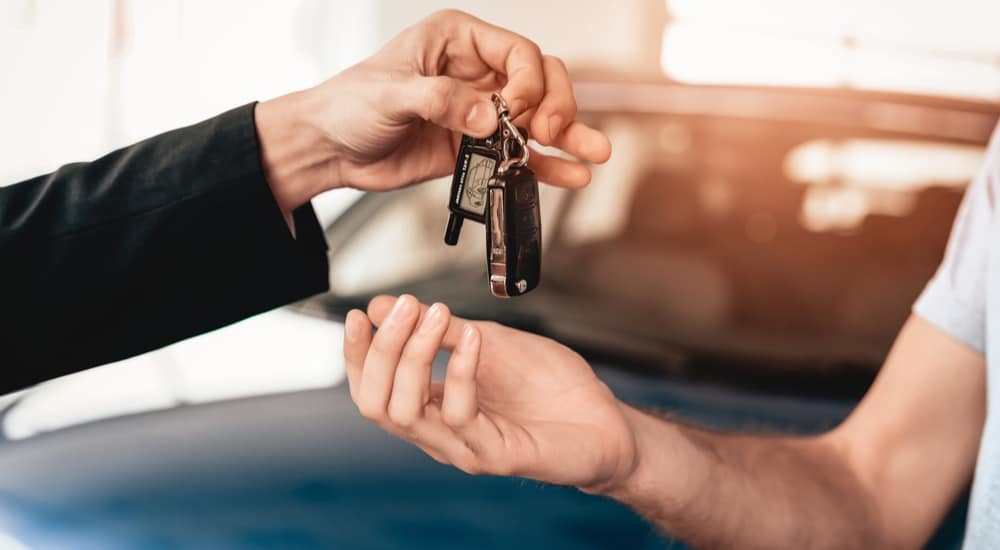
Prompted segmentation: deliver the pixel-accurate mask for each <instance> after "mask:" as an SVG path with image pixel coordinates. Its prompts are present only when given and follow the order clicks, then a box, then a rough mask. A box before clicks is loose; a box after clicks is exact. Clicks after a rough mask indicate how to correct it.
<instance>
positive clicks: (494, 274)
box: [486, 166, 542, 298]
mask: <svg viewBox="0 0 1000 550" xmlns="http://www.w3.org/2000/svg"><path fill="white" fill-rule="evenodd" d="M487 210H488V211H489V219H488V220H487V222H486V226H487V230H486V255H487V260H486V264H487V269H488V272H489V276H490V291H491V292H492V293H493V295H494V296H497V297H500V298H509V297H512V296H520V295H522V294H525V293H527V292H529V291H530V290H532V289H533V288H535V287H536V286H538V281H539V279H540V277H541V267H542V224H541V216H540V214H539V208H538V180H537V179H535V174H534V173H532V172H531V170H529V169H528V167H526V166H515V167H513V168H510V169H508V170H506V171H504V172H502V173H498V174H497V175H496V176H495V177H494V178H493V179H491V180H490V183H489V194H488V195H487Z"/></svg>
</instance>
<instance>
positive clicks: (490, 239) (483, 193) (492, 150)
mask: <svg viewBox="0 0 1000 550" xmlns="http://www.w3.org/2000/svg"><path fill="white" fill-rule="evenodd" d="M493 104H494V106H496V109H497V118H498V119H499V124H498V126H497V131H496V132H495V133H494V134H493V135H492V136H489V137H487V138H483V139H476V138H472V137H469V136H465V135H463V136H462V142H461V145H460V147H459V152H458V159H457V161H456V164H455V174H454V176H453V177H452V183H451V197H450V200H449V210H450V211H451V214H450V216H449V218H448V228H447V230H446V232H445V237H444V241H445V243H447V244H449V245H454V244H456V243H458V235H459V232H460V231H461V229H462V222H463V220H464V219H466V218H468V219H471V220H474V221H477V222H480V223H484V224H486V268H487V273H488V274H489V278H490V291H491V292H492V293H493V295H494V296H496V297H498V298H509V297H511V296H520V295H522V294H525V293H527V292H529V291H530V290H532V289H534V288H535V287H536V286H538V281H539V278H540V276H541V263H542V226H541V216H540V212H539V204H538V180H537V179H536V178H535V174H534V172H532V171H531V169H530V168H528V166H527V164H528V156H529V153H528V145H527V132H526V131H524V130H521V129H519V128H517V127H515V126H514V123H513V122H511V120H510V110H509V109H508V107H507V103H506V102H505V101H504V99H503V97H502V96H500V94H499V93H494V94H493Z"/></svg>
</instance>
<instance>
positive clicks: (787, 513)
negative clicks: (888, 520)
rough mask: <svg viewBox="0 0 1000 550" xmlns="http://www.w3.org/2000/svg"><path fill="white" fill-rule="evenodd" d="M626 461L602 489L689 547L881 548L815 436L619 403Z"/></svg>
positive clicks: (874, 526) (844, 469) (845, 474)
mask: <svg viewBox="0 0 1000 550" xmlns="http://www.w3.org/2000/svg"><path fill="white" fill-rule="evenodd" d="M625 409H626V416H627V417H628V419H629V422H630V424H631V425H632V427H633V429H634V431H635V434H636V439H637V442H636V443H637V447H638V455H637V456H638V458H637V461H636V465H635V468H634V471H633V473H632V475H631V476H629V478H628V479H627V480H626V481H625V482H624V483H621V484H616V485H615V486H612V487H606V488H603V489H601V490H600V492H602V493H604V494H607V495H608V496H611V497H613V498H615V499H617V500H619V501H621V502H623V503H625V504H627V505H629V506H630V507H632V508H634V509H635V510H636V511H638V512H639V513H640V514H642V515H643V516H645V517H647V518H649V519H650V520H652V521H653V522H654V523H655V524H656V525H657V526H658V527H660V528H661V529H663V530H664V531H665V532H667V533H669V534H670V535H671V536H674V537H677V538H679V539H681V540H683V541H685V542H687V543H688V544H690V545H692V546H694V547H696V548H747V549H750V548H881V547H885V546H886V545H887V544H886V542H885V541H882V540H880V536H881V533H882V532H883V530H882V529H881V526H880V519H879V514H878V513H877V506H876V505H875V502H874V500H873V499H872V498H870V496H869V495H868V494H866V492H865V490H864V489H863V488H862V486H861V484H860V483H859V482H858V480H857V478H856V476H855V474H854V473H853V472H852V471H851V470H850V468H849V467H848V466H847V465H846V463H845V462H844V461H843V460H842V459H841V458H839V455H838V453H837V452H836V450H835V449H834V448H832V446H830V445H829V444H827V443H826V442H825V441H823V440H822V439H821V438H805V437H803V438H793V437H778V436H775V437H770V436H748V435H740V434H724V433H713V432H709V431H705V430H699V429H695V428H692V427H688V426H684V425H682V424H679V423H675V422H671V421H668V420H664V419H661V418H656V417H654V416H651V415H649V414H647V413H643V412H640V411H637V410H635V409H632V408H630V407H625Z"/></svg>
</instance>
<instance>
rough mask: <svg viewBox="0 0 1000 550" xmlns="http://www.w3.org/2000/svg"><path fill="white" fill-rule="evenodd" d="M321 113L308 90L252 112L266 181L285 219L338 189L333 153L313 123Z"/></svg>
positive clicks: (275, 100) (281, 98) (313, 95)
mask: <svg viewBox="0 0 1000 550" xmlns="http://www.w3.org/2000/svg"><path fill="white" fill-rule="evenodd" d="M321 107H322V106H321V105H319V104H318V100H317V98H316V97H315V94H312V93H311V90H306V91H302V92H295V93H291V94H288V95H284V96H281V97H278V98H275V99H271V100H268V101H264V102H261V103H258V104H257V107H256V109H255V111H254V119H255V123H256V126H257V136H258V140H259V143H260V158H261V166H262V168H263V170H264V176H265V178H266V179H267V182H268V185H269V186H270V188H271V193H273V194H274V199H275V201H276V202H277V203H278V206H279V208H281V211H282V213H284V214H285V215H286V217H287V216H289V215H290V214H291V212H292V211H293V210H295V209H296V208H298V207H299V206H302V205H303V204H305V203H306V202H308V201H309V200H310V199H312V198H313V197H314V196H316V195H318V194H320V193H322V192H323V191H326V190H328V189H333V188H335V187H338V186H339V185H340V182H339V179H340V178H339V166H338V162H337V154H336V149H335V147H334V146H333V144H332V143H330V140H329V139H328V137H327V135H326V134H325V133H324V132H323V131H322V129H321V128H320V127H319V126H318V124H317V120H316V119H317V115H318V113H320V112H321V111H320V109H321Z"/></svg>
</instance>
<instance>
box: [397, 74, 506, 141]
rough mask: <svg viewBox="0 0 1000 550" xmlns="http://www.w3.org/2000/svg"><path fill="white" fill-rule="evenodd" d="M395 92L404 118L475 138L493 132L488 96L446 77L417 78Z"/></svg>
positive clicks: (493, 115) (493, 110)
mask: <svg viewBox="0 0 1000 550" xmlns="http://www.w3.org/2000/svg"><path fill="white" fill-rule="evenodd" d="M399 91H400V94H401V97H400V101H399V103H398V105H399V106H400V108H401V109H402V110H403V111H404V113H403V114H404V115H410V116H417V117H420V118H422V119H424V120H428V121H430V122H433V123H434V124H437V125H438V126H441V127H443V128H447V129H449V130H453V131H455V132H461V133H463V134H468V135H470V136H475V137H486V136H488V135H490V134H492V133H493V132H494V131H496V128H497V115H496V108H495V107H494V106H493V102H492V101H491V100H490V94H489V92H484V91H481V90H477V89H476V88H473V87H472V86H469V85H468V84H466V83H465V82H462V81H460V80H456V79H454V78H450V77H447V76H419V77H414V78H412V79H409V80H407V81H404V82H403V83H401V85H400V90H399Z"/></svg>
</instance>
